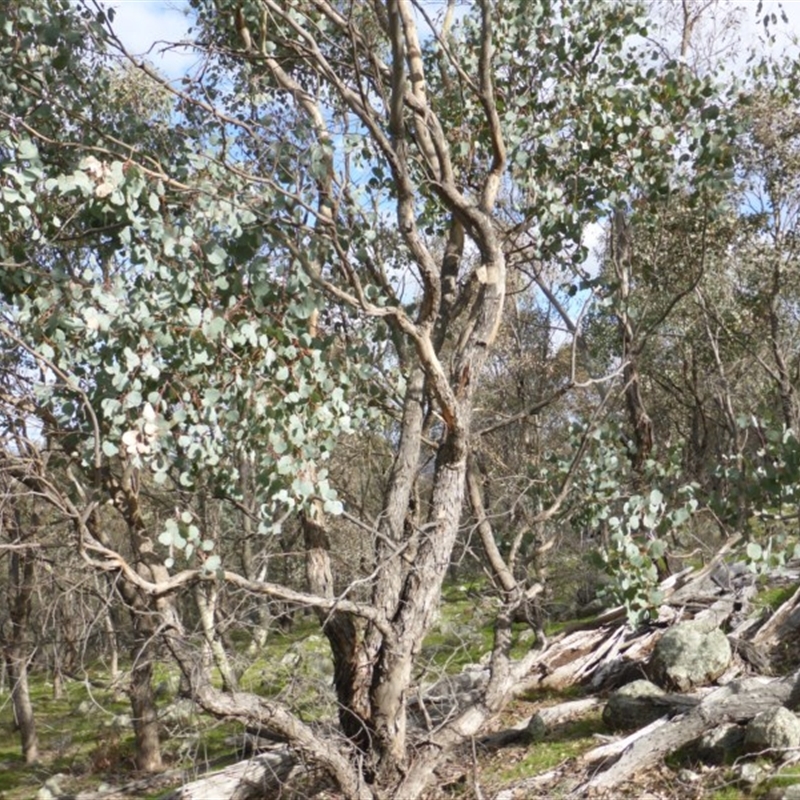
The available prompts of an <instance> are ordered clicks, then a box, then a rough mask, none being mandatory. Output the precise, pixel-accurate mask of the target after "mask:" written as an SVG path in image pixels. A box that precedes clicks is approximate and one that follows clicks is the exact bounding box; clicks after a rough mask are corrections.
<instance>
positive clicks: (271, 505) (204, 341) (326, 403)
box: [0, 4, 359, 567]
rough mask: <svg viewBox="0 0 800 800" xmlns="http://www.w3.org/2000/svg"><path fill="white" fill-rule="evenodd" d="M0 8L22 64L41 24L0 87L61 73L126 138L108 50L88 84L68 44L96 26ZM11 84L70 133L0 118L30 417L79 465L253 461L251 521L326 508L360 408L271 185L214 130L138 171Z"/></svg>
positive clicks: (14, 315)
mask: <svg viewBox="0 0 800 800" xmlns="http://www.w3.org/2000/svg"><path fill="white" fill-rule="evenodd" d="M23 11H24V10H23ZM0 23H2V25H3V28H4V31H5V37H4V39H3V42H2V47H3V51H2V53H1V55H2V58H0V61H2V62H7V63H8V64H9V65H14V64H16V65H17V66H19V65H18V62H17V60H15V59H16V55H15V53H16V50H15V49H14V48H15V46H16V45H15V41H23V42H24V41H27V40H28V39H30V40H31V41H34V40H35V41H45V42H47V41H51V40H52V44H51V45H40V46H39V47H38V49H36V50H35V55H36V57H35V58H34V57H33V56H31V58H30V63H29V64H27V65H26V66H27V67H28V70H27V72H26V71H25V70H24V69H22V68H18V69H17V71H16V73H15V72H14V70H12V69H11V67H9V70H8V71H6V72H5V73H4V77H3V78H2V79H0V82H4V83H5V86H4V88H5V90H6V91H10V88H9V87H11V88H16V89H17V90H19V89H21V88H23V87H20V85H19V83H20V82H23V81H32V82H35V83H36V84H37V87H36V88H37V91H40V92H41V91H42V89H41V86H42V85H47V86H49V87H50V88H49V89H47V90H45V91H55V90H56V89H57V88H58V89H59V90H61V91H62V92H63V94H64V95H67V96H69V95H71V94H72V95H74V97H70V98H69V99H70V102H76V103H78V102H80V101H83V102H85V104H86V106H87V107H90V106H92V105H94V106H95V111H96V113H97V114H101V113H102V114H105V115H106V116H107V118H108V121H109V122H107V123H106V124H115V125H116V126H117V135H118V136H119V137H121V138H123V137H125V135H126V133H129V132H131V133H132V135H135V133H136V129H137V126H142V124H143V121H142V120H141V119H138V120H137V119H135V118H134V116H133V115H132V114H131V112H130V109H129V108H126V107H124V106H120V107H119V108H115V107H114V106H113V103H114V94H113V90H114V86H115V85H117V84H118V83H119V75H118V73H117V69H116V68H113V67H112V66H110V65H106V64H104V63H103V62H101V63H99V64H96V65H95V66H94V69H93V70H92V75H91V86H89V85H85V86H84V85H82V84H81V81H82V80H83V79H85V78H87V74H86V73H87V71H89V68H90V65H89V64H88V63H87V64H82V63H81V62H78V63H77V64H73V63H72V62H71V61H70V62H69V66H68V65H67V62H65V61H64V54H65V52H66V50H65V48H66V47H67V46H68V44H69V43H70V42H72V41H73V39H74V38H75V36H76V34H77V33H80V32H84V33H87V32H88V31H92V30H95V28H94V26H95V21H94V20H93V19H92V18H88V17H85V18H82V19H81V18H80V17H78V16H73V15H72V13H71V11H70V8H69V7H68V5H67V4H61V5H58V4H53V6H52V7H51V8H50V9H49V10H45V9H43V7H42V6H38V7H36V8H35V9H34V10H31V11H29V12H25V13H24V14H23V13H22V12H20V14H19V15H18V16H17V17H14V16H13V15H11V14H9V15H3V14H2V13H0ZM54 26H55V28H54ZM51 29H52V30H51ZM48 31H49V33H48ZM95 32H96V31H95ZM48 37H50V38H49V39H48ZM71 37H72V38H71ZM12 56H13V58H12ZM14 81H17V83H14ZM104 87H105V88H106V89H107V90H108V91H109V95H108V96H106V97H105V98H102V97H101V96H98V92H100V95H102V89H103V88H104ZM81 93H83V94H81ZM6 97H7V98H8V99H6V100H4V101H3V104H4V110H5V111H6V112H7V113H13V114H15V115H16V116H17V117H18V118H19V119H20V120H29V121H31V123H32V124H35V125H36V127H37V129H39V130H44V131H48V130H49V131H52V132H53V133H55V132H56V130H57V129H58V128H59V127H61V128H62V130H63V131H64V135H65V136H66V137H68V136H69V135H70V134H71V133H72V134H74V136H75V138H76V140H77V141H78V142H79V143H80V145H81V149H82V151H83V152H82V153H81V152H78V155H77V157H75V158H74V159H71V158H70V153H71V151H70V150H69V149H63V148H59V147H58V146H51V145H50V144H49V143H48V142H46V141H43V140H42V139H39V140H37V139H35V138H34V137H33V136H31V135H29V133H28V132H27V131H26V130H25V127H24V126H23V125H13V124H11V125H5V126H3V128H2V129H0V172H1V173H2V176H3V177H2V183H1V184H0V257H2V260H3V261H4V262H6V264H7V266H6V268H5V270H4V275H3V277H2V279H0V314H1V315H2V319H1V321H0V339H2V340H3V342H4V346H5V347H14V348H16V350H17V353H18V356H19V358H20V360H21V361H22V360H24V359H27V364H28V367H27V369H28V374H29V375H34V374H35V375H37V378H36V385H35V394H36V398H37V404H38V409H39V411H38V412H37V414H38V416H39V417H40V419H42V420H44V426H45V430H44V432H45V433H46V434H48V435H52V436H53V439H52V441H54V442H56V441H57V442H58V443H59V444H60V445H61V446H63V448H64V449H65V450H66V452H67V453H68V454H69V455H70V456H71V457H72V458H73V459H75V460H76V461H78V462H79V463H80V464H81V465H82V466H83V467H84V468H86V469H87V470H97V469H101V468H103V467H104V465H106V464H108V463H111V462H113V461H115V460H118V461H121V462H123V463H124V464H128V465H132V466H135V467H138V468H141V469H146V470H149V471H150V472H151V473H152V477H153V479H154V481H155V482H156V483H157V484H165V483H167V481H169V482H170V485H172V484H173V483H174V484H175V485H176V486H178V487H182V488H184V489H190V488H192V487H193V486H194V485H195V482H196V481H197V479H198V478H199V477H201V476H202V479H203V481H204V482H205V483H206V485H209V484H210V485H211V486H212V487H213V488H214V490H215V491H216V492H218V493H219V494H220V495H221V496H235V495H236V493H237V491H238V488H237V487H238V486H239V481H238V473H237V466H236V465H237V464H238V463H241V461H242V460H243V459H244V460H247V461H248V462H249V463H250V465H251V468H252V472H253V474H255V475H256V476H257V482H258V500H259V501H260V504H261V516H260V526H261V529H262V530H264V531H269V530H272V529H273V528H274V527H275V526H276V525H279V522H280V519H281V517H282V516H283V515H285V513H286V512H287V511H289V510H292V509H298V508H311V507H312V505H313V501H317V500H320V501H322V504H323V505H324V508H325V510H326V511H327V512H328V513H333V514H336V513H339V512H340V511H341V508H342V507H341V503H340V502H339V500H338V499H337V496H336V492H335V491H334V489H333V488H332V487H331V485H330V482H329V481H328V476H327V473H326V470H325V468H324V462H325V460H326V459H327V457H328V455H329V453H330V450H331V448H332V446H333V441H334V440H335V438H336V437H337V436H339V435H340V434H341V433H343V432H347V431H350V430H351V429H352V426H353V423H354V420H355V419H356V418H357V417H358V416H359V412H354V411H352V410H351V408H350V405H349V401H348V395H349V393H350V388H351V382H350V378H349V367H348V364H347V361H346V359H345V358H344V357H342V358H334V357H333V356H332V355H331V352H330V345H331V342H330V341H327V340H326V339H325V338H324V337H321V336H319V335H317V336H315V335H313V330H311V329H310V325H309V320H310V318H311V317H312V315H313V314H315V313H316V311H317V309H318V308H319V297H318V295H317V293H316V292H315V290H314V289H313V287H311V286H310V284H309V280H308V278H307V277H306V276H305V274H304V273H303V272H302V271H301V270H300V269H299V268H298V267H297V264H296V263H295V262H294V261H293V259H292V257H291V255H290V254H289V253H288V252H287V251H286V249H285V248H283V247H282V246H281V243H280V241H279V240H278V239H276V238H275V237H273V236H272V233H271V231H270V230H269V227H268V225H266V224H265V223H264V217H266V216H268V214H269V210H270V203H271V202H272V197H271V195H270V192H269V190H268V189H264V188H261V189H260V190H259V192H258V193H256V192H255V191H254V190H253V189H252V187H250V186H249V185H248V184H247V183H246V182H243V181H238V180H237V179H236V177H235V175H232V174H231V172H230V171H229V170H226V169H224V168H223V167H221V166H219V165H218V164H217V163H216V159H215V155H216V154H217V153H218V149H219V147H220V142H219V140H215V139H214V137H213V136H210V137H208V138H207V139H206V140H205V142H204V145H205V149H203V147H198V142H197V141H196V140H195V141H192V140H185V142H184V141H182V140H181V139H180V138H179V137H177V136H168V135H167V134H165V137H166V138H165V141H166V142H167V143H168V149H166V150H165V151H164V152H151V153H148V154H146V155H145V156H143V157H141V159H140V161H141V162H143V163H148V164H151V165H157V164H158V165H159V167H160V165H166V166H168V167H169V170H168V171H166V170H161V169H160V168H159V167H155V166H154V169H152V170H147V169H143V168H140V167H139V166H137V165H135V164H134V163H133V162H132V161H126V160H125V159H124V158H116V157H114V155H113V153H108V152H103V149H101V148H100V147H99V146H98V149H97V150H96V151H93V144H94V142H93V138H92V137H93V134H92V131H91V128H90V127H89V126H87V127H86V130H85V131H82V130H81V125H82V124H83V123H82V122H78V123H77V124H76V125H75V126H74V130H71V129H70V122H69V114H68V113H67V112H68V104H67V103H65V104H63V105H61V106H59V105H58V104H55V105H54V109H55V110H54V109H48V110H46V111H45V112H43V116H42V118H37V117H36V114H37V109H36V108H33V109H32V108H29V107H27V106H26V103H25V93H24V92H18V97H19V101H18V102H16V101H15V97H14V96H8V95H6ZM162 100H163V98H162ZM15 102H16V105H15ZM65 109H66V110H65ZM59 112H60V113H61V116H60V117H59ZM156 113H157V114H160V117H159V118H157V119H155V120H154V123H158V124H162V125H163V123H164V122H165V120H169V119H174V115H175V114H176V113H177V112H176V110H175V109H174V108H172V107H171V106H170V103H169V102H168V101H167V102H166V103H162V108H161V109H160V111H157V112H156ZM90 116H91V112H90V111H89V110H86V116H85V117H83V118H82V119H83V120H85V119H86V118H88V117H90ZM128 126H133V129H132V130H131V131H129V130H128ZM145 127H146V125H145ZM167 127H168V126H165V130H166V129H167ZM84 134H85V135H84ZM151 144H158V142H151ZM162 144H163V142H162ZM191 522H192V521H191V520H187V519H185V518H184V516H183V515H181V514H180V513H179V514H178V516H177V518H176V519H175V520H170V521H169V522H168V524H167V527H166V528H165V530H164V531H163V532H162V534H161V536H160V541H161V542H162V543H163V544H165V545H167V546H168V547H169V548H170V552H171V553H175V552H177V551H182V552H183V553H184V555H191V554H192V553H193V551H195V550H196V549H199V550H200V551H208V550H210V549H211V543H210V542H207V541H204V540H203V536H202V534H201V533H200V531H199V530H198V528H197V527H196V526H194V525H193V524H191ZM217 563H218V562H217V561H213V560H210V561H206V566H208V565H209V564H211V565H212V567H215V566H216V565H217Z"/></svg>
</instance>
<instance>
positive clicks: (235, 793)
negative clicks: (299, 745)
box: [165, 748, 302, 800]
mask: <svg viewBox="0 0 800 800" xmlns="http://www.w3.org/2000/svg"><path fill="white" fill-rule="evenodd" d="M299 770H302V767H301V766H300V765H299V764H298V762H297V759H296V758H295V757H294V756H293V755H292V754H291V753H290V752H289V750H288V749H286V748H281V749H280V750H274V751H271V752H269V753H261V754H260V755H257V756H255V757H253V758H248V759H247V760H246V761H239V762H238V763H236V764H232V765H231V766H229V767H225V769H222V770H220V771H219V772H214V773H212V774H210V775H205V776H203V777H202V778H198V779H197V780H194V781H190V782H188V783H185V784H184V785H183V786H181V787H180V788H179V789H176V790H175V791H174V792H172V793H170V794H169V795H168V796H167V797H166V798H165V800H219V798H221V797H224V798H225V800H262V798H264V797H276V796H277V793H278V792H279V791H280V788H281V786H283V785H284V784H285V783H286V782H287V781H288V780H290V779H291V778H292V777H295V775H296V773H297V772H298V771H299Z"/></svg>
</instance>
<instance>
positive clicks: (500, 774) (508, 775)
mask: <svg viewBox="0 0 800 800" xmlns="http://www.w3.org/2000/svg"><path fill="white" fill-rule="evenodd" d="M604 731H605V726H604V725H603V721H602V719H601V712H600V711H599V710H598V711H596V712H592V713H591V714H589V715H587V716H586V717H583V718H582V719H579V720H575V721H573V722H568V723H565V724H563V725H558V726H556V727H554V728H553V729H552V730H551V731H548V733H547V734H546V735H545V736H544V738H542V739H541V740H539V741H537V742H536V743H535V744H532V745H530V746H529V747H528V748H527V749H526V752H525V755H524V757H523V758H522V759H521V760H519V761H517V762H516V763H514V764H513V765H511V766H506V767H500V768H499V769H498V770H496V771H495V774H494V777H495V779H497V780H498V781H499V783H501V784H502V783H514V782H518V781H521V780H523V779H525V778H528V777H531V776H533V775H539V774H540V773H542V772H547V771H548V770H550V769H553V768H554V767H557V766H558V765H559V764H562V763H563V762H564V761H567V760H568V759H570V758H575V757H577V756H579V755H581V754H583V753H585V752H587V751H588V750H590V749H591V748H592V747H595V746H596V745H597V741H596V739H595V738H594V735H595V734H596V733H601V732H604Z"/></svg>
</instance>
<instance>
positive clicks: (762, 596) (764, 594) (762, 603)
mask: <svg viewBox="0 0 800 800" xmlns="http://www.w3.org/2000/svg"><path fill="white" fill-rule="evenodd" d="M796 591H797V586H796V585H794V584H789V585H788V586H775V587H773V588H771V589H764V590H763V591H760V592H759V593H758V594H757V595H756V596H755V598H754V599H753V605H754V606H756V608H769V609H773V610H774V609H777V608H779V607H780V606H781V605H783V603H785V602H786V601H787V600H788V599H789V598H790V597H791V596H792V595H793V594H794V593H795V592H796Z"/></svg>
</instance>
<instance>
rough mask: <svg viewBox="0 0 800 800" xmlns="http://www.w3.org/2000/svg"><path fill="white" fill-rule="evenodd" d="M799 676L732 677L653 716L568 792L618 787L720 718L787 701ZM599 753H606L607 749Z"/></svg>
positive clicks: (740, 717)
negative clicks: (678, 711)
mask: <svg viewBox="0 0 800 800" xmlns="http://www.w3.org/2000/svg"><path fill="white" fill-rule="evenodd" d="M798 674H800V673H795V674H794V675H791V676H789V677H788V678H782V679H775V680H765V679H764V678H750V679H747V680H742V681H735V682H733V683H730V684H728V685H727V686H723V687H721V688H719V689H716V690H715V691H713V692H711V693H710V694H708V695H707V696H706V697H704V698H703V700H702V702H701V703H700V704H699V705H697V707H696V708H694V709H693V710H692V711H689V712H688V713H686V714H683V715H681V716H679V717H675V718H674V719H673V720H671V721H669V722H663V721H661V720H658V721H657V722H662V724H660V725H658V726H656V727H653V726H652V725H651V726H649V729H648V728H645V729H643V730H641V731H638V732H637V733H636V734H635V735H634V737H633V738H632V739H631V737H629V739H628V740H623V743H622V744H623V746H624V750H623V752H622V753H621V755H620V757H619V759H618V760H617V761H616V762H615V763H613V764H612V765H611V766H610V767H609V768H608V769H606V770H605V771H603V772H599V773H598V774H596V775H595V776H594V777H592V778H591V779H589V780H588V781H587V782H586V783H584V784H583V785H581V786H580V787H578V789H576V790H575V792H574V793H573V796H576V797H585V796H587V795H588V794H590V793H591V792H595V791H600V790H602V791H607V790H610V789H613V788H614V787H617V786H620V785H621V784H623V783H625V782H626V781H628V780H630V779H631V778H633V777H634V775H635V774H636V773H638V772H641V771H642V770H646V769H648V768H650V767H653V766H655V765H656V764H657V763H659V762H660V761H661V760H662V759H663V758H664V757H665V756H667V755H669V754H670V753H672V752H674V751H676V750H678V749H680V748H681V747H683V746H684V745H687V744H689V743H690V742H692V741H694V740H695V739H697V738H699V737H700V736H702V734H703V733H705V731H707V730H710V729H711V728H715V727H716V726H718V725H720V724H721V723H723V722H732V721H734V722H743V721H746V720H749V719H752V718H753V717H754V716H755V715H756V714H758V713H759V712H761V711H764V710H765V709H768V708H776V707H778V706H782V705H785V704H787V703H789V702H790V701H791V700H792V697H793V693H795V685H796V683H797V678H798ZM595 756H596V754H595ZM604 757H608V751H606V753H604ZM585 758H587V760H591V759H592V756H591V754H589V755H588V756H587V757H585Z"/></svg>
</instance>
